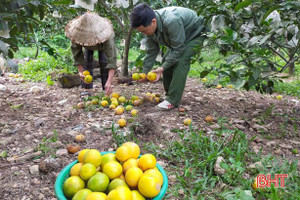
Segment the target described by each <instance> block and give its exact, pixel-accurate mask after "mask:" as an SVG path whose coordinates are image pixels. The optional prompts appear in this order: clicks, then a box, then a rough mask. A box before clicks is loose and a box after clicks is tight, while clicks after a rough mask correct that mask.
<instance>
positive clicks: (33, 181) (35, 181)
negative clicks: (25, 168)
mask: <svg viewBox="0 0 300 200" xmlns="http://www.w3.org/2000/svg"><path fill="white" fill-rule="evenodd" d="M31 183H32V184H33V185H40V184H41V181H40V180H39V179H37V178H34V179H33V180H32V181H31Z"/></svg>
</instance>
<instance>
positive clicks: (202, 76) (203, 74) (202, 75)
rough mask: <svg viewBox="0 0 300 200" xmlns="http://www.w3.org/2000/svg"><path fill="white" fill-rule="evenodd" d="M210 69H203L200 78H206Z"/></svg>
mask: <svg viewBox="0 0 300 200" xmlns="http://www.w3.org/2000/svg"><path fill="white" fill-rule="evenodd" d="M209 72H210V71H209V70H203V71H202V72H201V73H200V78H204V77H205V76H206V75H207V74H209Z"/></svg>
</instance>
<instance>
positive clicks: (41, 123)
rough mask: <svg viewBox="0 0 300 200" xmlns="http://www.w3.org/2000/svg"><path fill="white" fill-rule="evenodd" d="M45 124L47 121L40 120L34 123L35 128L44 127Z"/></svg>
mask: <svg viewBox="0 0 300 200" xmlns="http://www.w3.org/2000/svg"><path fill="white" fill-rule="evenodd" d="M44 122H45V119H42V118H39V119H37V120H36V121H35V122H34V127H35V128H38V127H39V126H43V125H44Z"/></svg>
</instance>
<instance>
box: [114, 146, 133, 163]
mask: <svg viewBox="0 0 300 200" xmlns="http://www.w3.org/2000/svg"><path fill="white" fill-rule="evenodd" d="M116 158H117V159H118V160H119V161H120V162H125V161H126V160H128V159H129V158H131V148H130V147H128V146H125V145H122V146H120V147H119V148H118V149H117V151H116Z"/></svg>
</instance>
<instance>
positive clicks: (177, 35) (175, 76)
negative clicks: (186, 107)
mask: <svg viewBox="0 0 300 200" xmlns="http://www.w3.org/2000/svg"><path fill="white" fill-rule="evenodd" d="M130 20H131V26H132V28H135V29H136V30H137V31H139V32H141V33H143V34H144V35H146V57H145V59H144V62H143V72H144V73H148V72H149V71H150V70H151V69H152V67H153V65H154V62H155V58H156V56H157V54H158V53H159V52H160V47H159V46H160V45H164V46H166V47H168V50H167V52H166V53H165V55H164V57H163V60H162V66H161V67H159V68H157V69H155V70H152V72H155V73H157V79H156V81H158V80H159V78H160V77H161V75H162V76H163V86H164V89H165V92H166V98H165V100H164V101H163V102H161V103H160V104H158V105H157V107H158V108H159V109H162V110H169V109H172V108H174V107H177V106H179V104H180V102H181V98H182V95H183V91H184V88H185V83H186V79H187V75H188V72H189V70H190V62H191V57H192V56H194V55H195V54H196V53H197V51H196V49H197V48H198V47H199V46H202V44H203V41H204V39H205V36H204V32H205V29H206V28H205V25H204V19H203V18H202V17H200V16H197V14H196V12H195V11H193V10H190V9H188V8H183V7H166V8H162V9H160V10H153V9H152V8H151V7H149V6H148V5H146V4H144V3H141V4H138V5H137V6H135V7H134V9H133V10H132V13H131V15H130Z"/></svg>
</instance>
